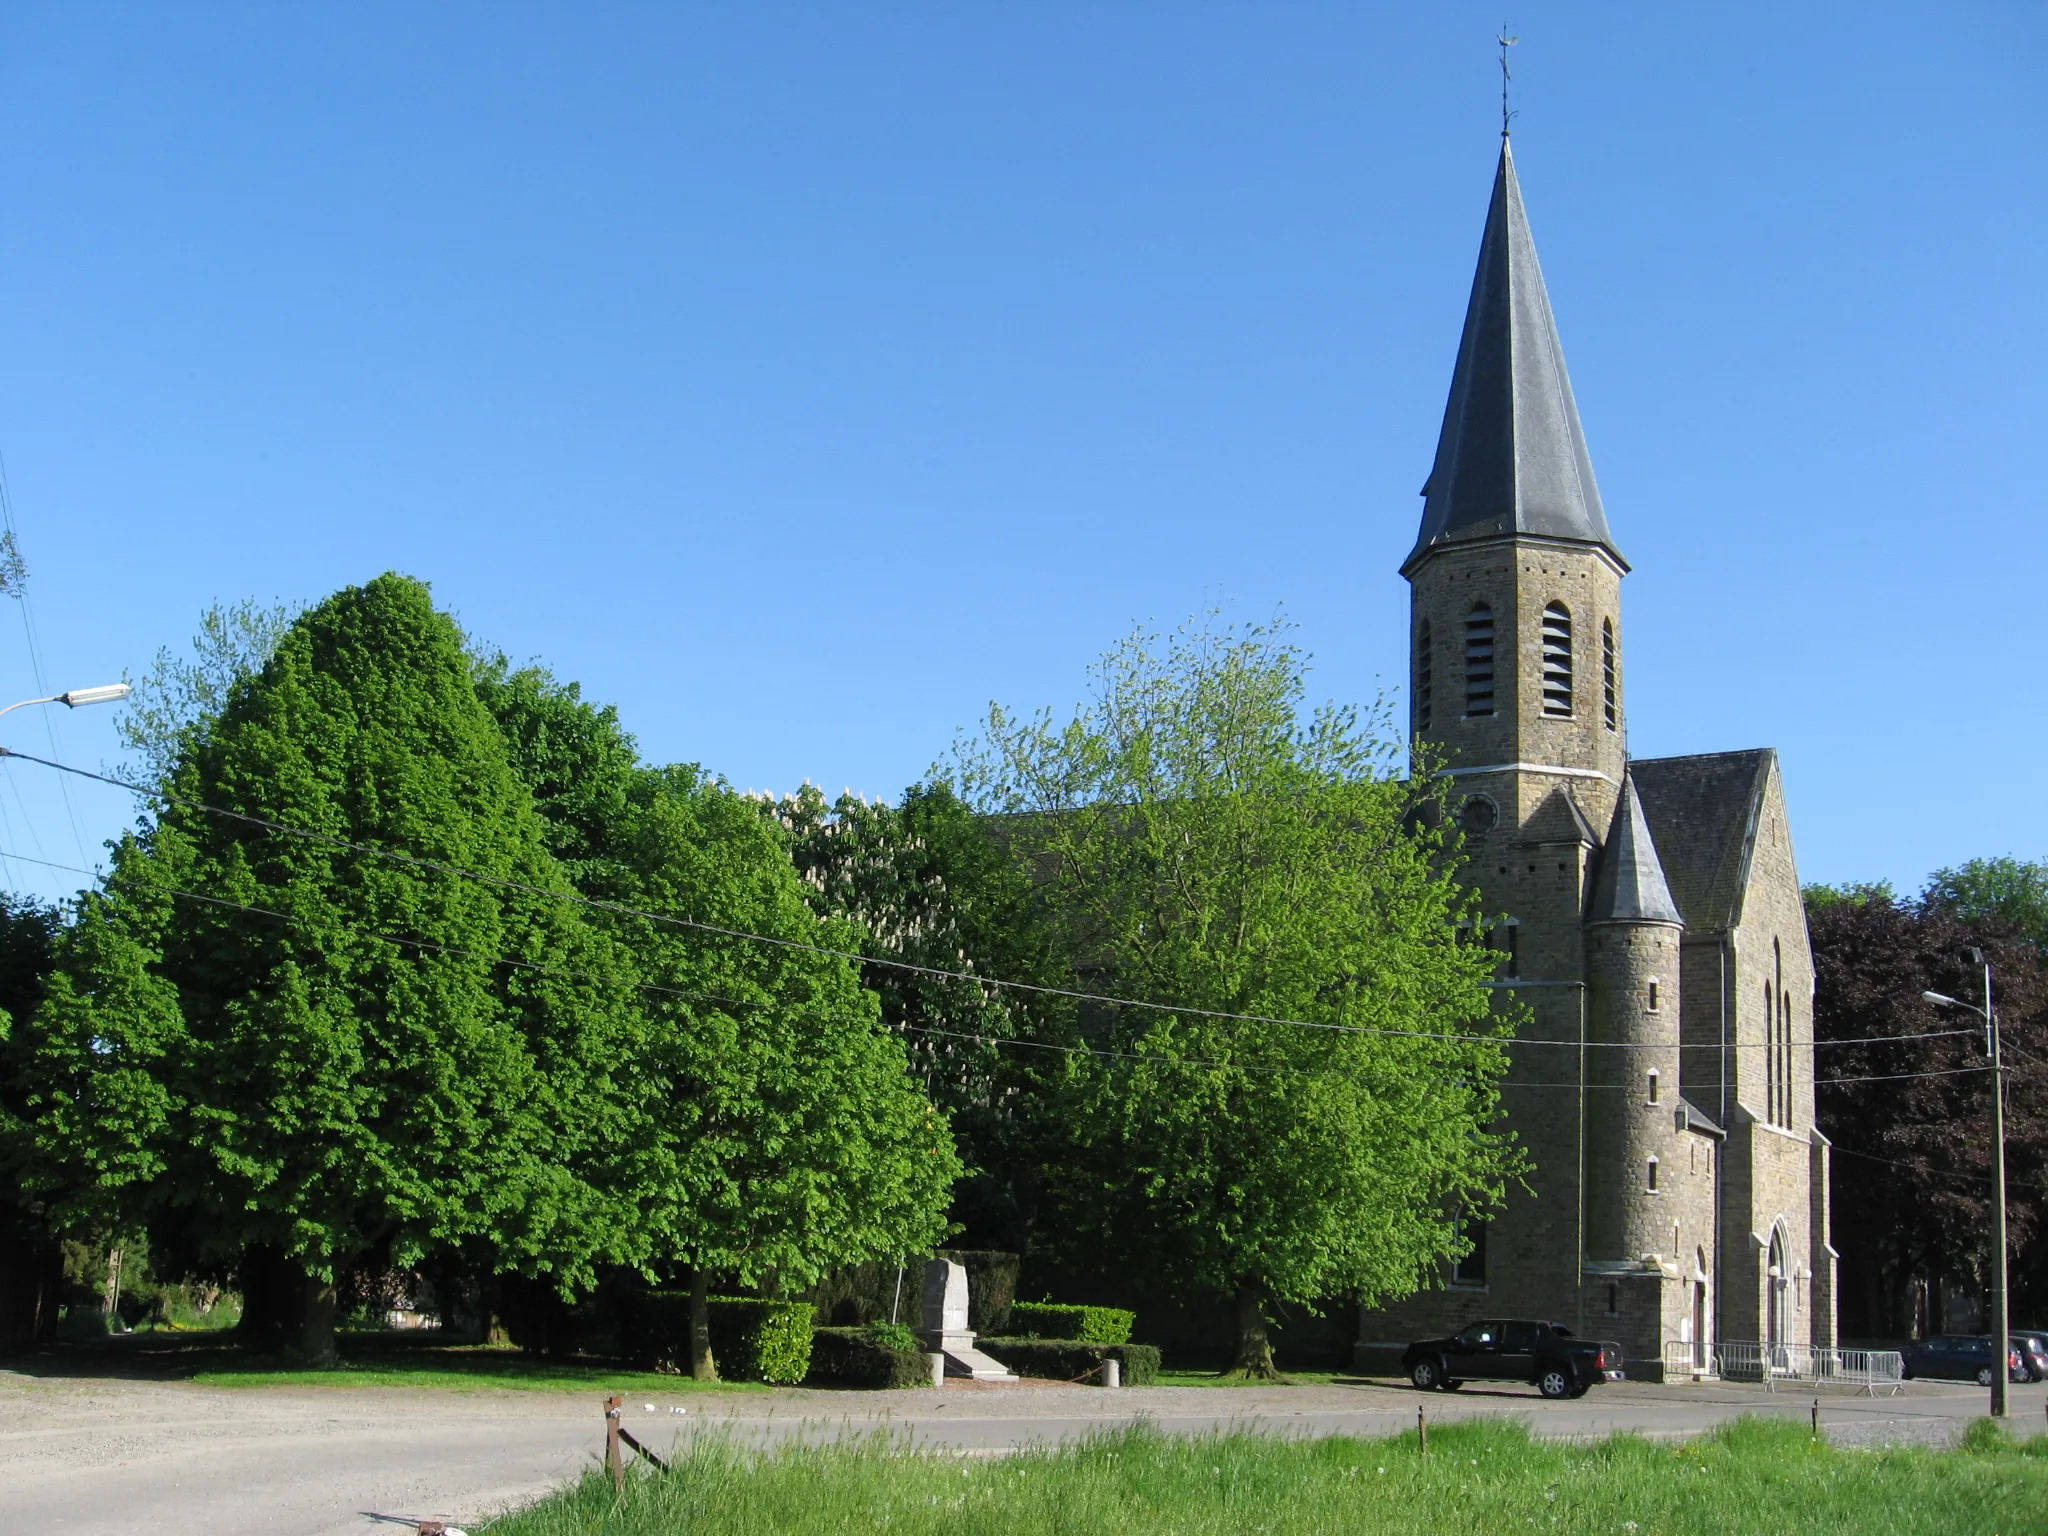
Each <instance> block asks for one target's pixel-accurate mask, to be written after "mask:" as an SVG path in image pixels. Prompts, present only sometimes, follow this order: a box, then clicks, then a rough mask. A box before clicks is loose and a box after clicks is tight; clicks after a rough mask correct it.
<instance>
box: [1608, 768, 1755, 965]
mask: <svg viewBox="0 0 2048 1536" xmlns="http://www.w3.org/2000/svg"><path fill="white" fill-rule="evenodd" d="M1776 756H1777V754H1776V753H1775V752H1773V751H1772V750H1771V749H1770V748H1769V747H1758V748H1754V749H1752V750H1750V751H1746V752H1708V753H1702V754H1700V755H1699V756H1696V757H1650V758H1638V759H1636V760H1635V761H1633V762H1631V763H1630V764H1629V778H1630V780H1631V781H1632V782H1633V783H1634V784H1635V786H1636V789H1637V792H1638V794H1639V796H1640V798H1641V802H1642V807H1643V814H1644V816H1645V818H1646V819H1647V820H1648V822H1649V825H1650V831H1651V833H1652V834H1653V835H1654V836H1655V837H1656V840H1657V848H1658V850H1659V852H1661V853H1662V854H1663V858H1664V871H1665V874H1666V876H1667V877H1668V878H1669V881H1670V886H1671V894H1672V896H1673V897H1674V898H1675V899H1676V900H1677V902H1678V910H1679V912H1680V913H1681V914H1682V915H1683V916H1684V918H1685V926H1686V927H1687V928H1688V929H1690V930H1691V931H1692V932H1694V933H1696V934H1698V933H1715V932H1724V931H1726V930H1727V929H1729V928H1731V927H1733V926H1734V923H1735V918H1736V915H1737V913H1738V912H1739V910H1740V908H1741V903H1742V887H1743V883H1744V881H1745V880H1746V878H1747V876H1748V871H1749V861H1750V849H1751V847H1752V845H1753V844H1754V842H1755V840H1756V828H1757V818H1758V816H1759V814H1760V812H1761V810H1762V807H1763V796H1764V787H1765V785H1766V784H1767V783H1768V782H1769V780H1770V775H1771V764H1772V762H1773V761H1774V759H1775V758H1776Z"/></svg>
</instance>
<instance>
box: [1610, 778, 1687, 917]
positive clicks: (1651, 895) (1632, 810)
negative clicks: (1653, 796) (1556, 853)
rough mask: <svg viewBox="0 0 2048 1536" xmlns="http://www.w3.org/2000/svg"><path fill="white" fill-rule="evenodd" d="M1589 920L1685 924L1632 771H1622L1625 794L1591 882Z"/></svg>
mask: <svg viewBox="0 0 2048 1536" xmlns="http://www.w3.org/2000/svg"><path fill="white" fill-rule="evenodd" d="M1586 921H1587V922H1589V923H1676V924H1677V925H1678V926H1679V927H1681V928H1682V927H1684V926H1685V919H1684V918H1682V917H1680V916H1679V915H1678V903H1677V902H1675V901H1673V900H1672V899H1671V886H1670V884H1669V883H1668V882H1667V881H1666V880H1665V878H1664V865H1663V862H1662V861H1661V860H1660V859H1659V858H1658V857H1657V845H1656V843H1655V842H1653V841H1652V840H1651V838H1650V823H1649V821H1648V820H1647V819H1646V818H1645V817H1644V815H1643V802H1642V800H1641V798H1640V797H1639V796H1638V795H1637V794H1636V780H1635V775H1634V774H1632V773H1629V774H1623V775H1622V780H1621V799H1620V801H1619V802H1618V803H1617V804H1616V805H1615V807H1614V827H1613V829H1612V830H1611V831H1610V832H1609V833H1608V834H1607V848H1606V851H1605V852H1604V853H1602V854H1601V857H1600V878H1599V879H1598V880H1596V881H1595V882H1594V883H1593V910H1592V911H1591V912H1590V913H1588V914H1587V916H1586Z"/></svg>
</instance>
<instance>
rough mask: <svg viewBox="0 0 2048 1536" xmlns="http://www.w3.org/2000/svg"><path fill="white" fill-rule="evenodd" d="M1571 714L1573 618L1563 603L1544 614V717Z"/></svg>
mask: <svg viewBox="0 0 2048 1536" xmlns="http://www.w3.org/2000/svg"><path fill="white" fill-rule="evenodd" d="M1571 712H1572V615H1571V610H1570V609H1569V608H1567V607H1565V605H1564V604H1563V603H1552V604H1551V605H1550V606H1549V607H1548V608H1545V609H1544V610H1543V713H1545V714H1546V715H1569V714H1570V713H1571Z"/></svg>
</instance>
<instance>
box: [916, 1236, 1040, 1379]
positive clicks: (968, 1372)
mask: <svg viewBox="0 0 2048 1536" xmlns="http://www.w3.org/2000/svg"><path fill="white" fill-rule="evenodd" d="M917 1337H918V1341H919V1342H920V1343H922V1344H923V1345H924V1347H925V1348H926V1349H927V1350H929V1351H930V1352H931V1353H933V1354H935V1355H943V1356H945V1359H946V1374H947V1375H948V1376H966V1377H970V1378H971V1379H973V1380H975V1381H1015V1380H1016V1379H1017V1377H1016V1374H1015V1373H1014V1372H1013V1371H1011V1370H1010V1369H1009V1368H1008V1367H1007V1366H1005V1365H1004V1364H1003V1363H1002V1361H1000V1360H996V1359H993V1358H991V1357H990V1356H988V1355H984V1354H983V1353H982V1352H981V1351H980V1350H978V1349H976V1348H975V1347H974V1334H973V1333H972V1332H971V1331H970V1330H969V1329H968V1326H967V1271H966V1270H964V1269H962V1268H961V1267H960V1266H959V1265H958V1264H955V1263H953V1262H952V1260H950V1259H933V1260H932V1261H931V1262H930V1263H929V1264H927V1265H925V1267H924V1327H923V1328H921V1329H919V1330H918V1334H917Z"/></svg>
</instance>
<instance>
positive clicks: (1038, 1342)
mask: <svg viewBox="0 0 2048 1536" xmlns="http://www.w3.org/2000/svg"><path fill="white" fill-rule="evenodd" d="M975 1347H976V1348H977V1349H980V1350H981V1351H983V1352H984V1353H985V1354H988V1355H991V1356H993V1357H994V1358H995V1359H997V1360H1000V1361H1002V1362H1003V1364H1004V1365H1006V1366H1008V1367H1009V1368H1010V1369H1011V1370H1013V1371H1015V1372H1016V1373H1017V1374H1018V1375H1019V1376H1035V1377H1037V1378H1039V1379H1041V1380H1046V1381H1072V1380H1074V1379H1075V1378H1076V1377H1079V1376H1085V1375H1087V1374H1088V1373H1089V1372H1091V1371H1094V1370H1096V1369H1098V1368H1099V1367H1100V1366H1101V1364H1102V1362H1103V1361H1105V1360H1114V1361H1116V1362H1117V1363H1118V1364H1120V1365H1121V1366H1122V1367H1123V1380H1124V1385H1125V1386H1127V1387H1149V1386H1151V1385H1152V1383H1153V1382H1155V1381H1157V1380H1158V1379H1159V1346H1158V1345H1156V1344H1091V1343H1087V1342H1084V1341H1082V1340H1079V1339H977V1340H975ZM1095 1382H1096V1384H1097V1385H1098V1386H1099V1385H1100V1384H1101V1378H1100V1377H1096V1378H1095Z"/></svg>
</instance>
